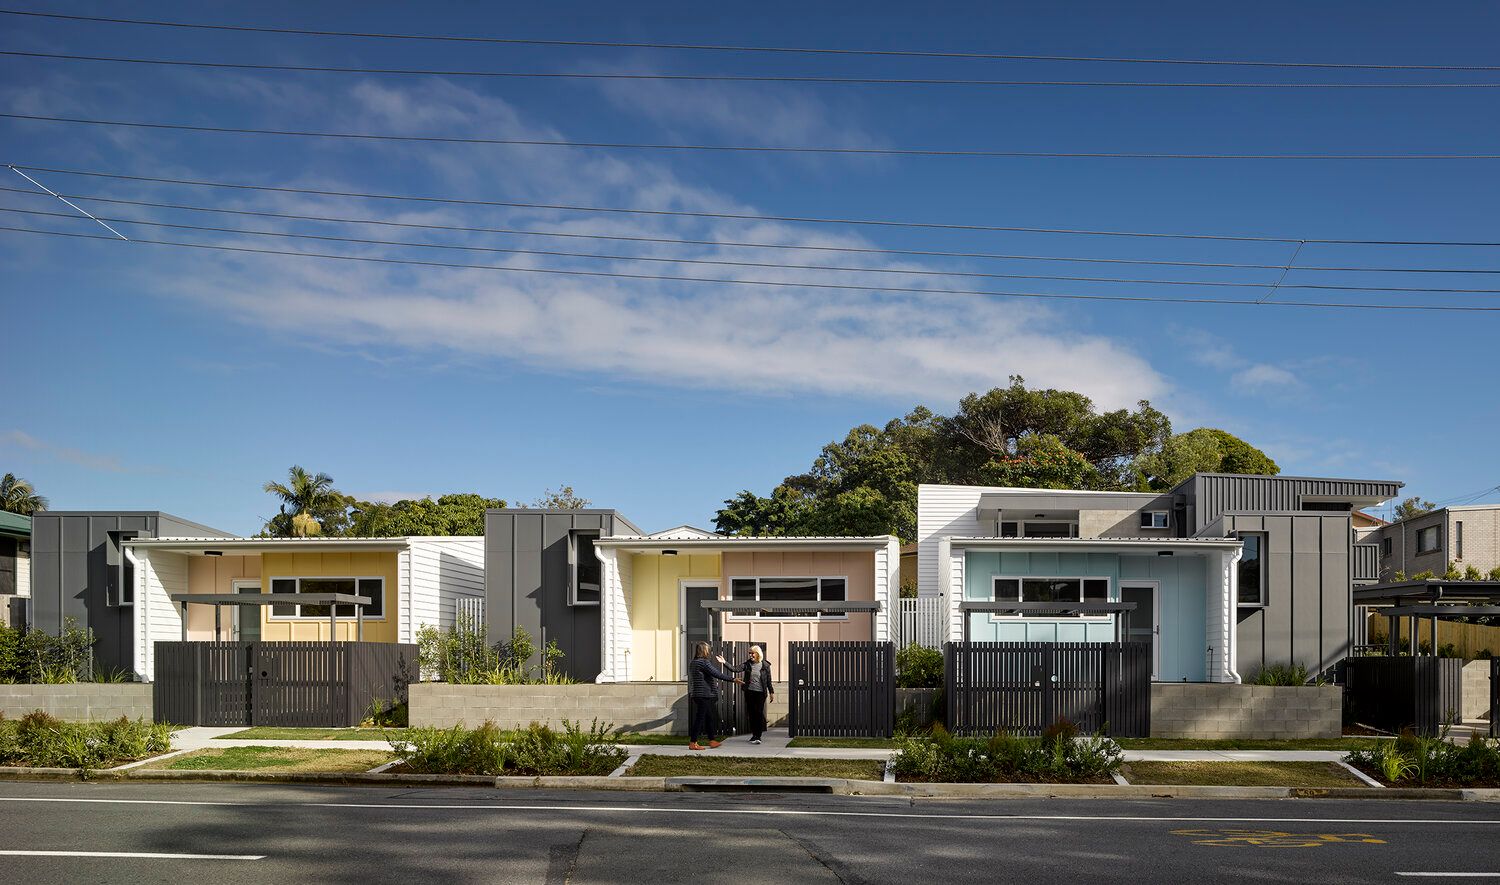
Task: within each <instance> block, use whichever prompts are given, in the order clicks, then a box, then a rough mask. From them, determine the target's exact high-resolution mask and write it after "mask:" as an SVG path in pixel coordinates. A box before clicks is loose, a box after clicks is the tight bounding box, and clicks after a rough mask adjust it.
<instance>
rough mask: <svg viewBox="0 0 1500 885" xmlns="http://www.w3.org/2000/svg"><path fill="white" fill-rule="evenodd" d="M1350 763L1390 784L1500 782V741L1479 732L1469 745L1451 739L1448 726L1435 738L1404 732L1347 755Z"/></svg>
mask: <svg viewBox="0 0 1500 885" xmlns="http://www.w3.org/2000/svg"><path fill="white" fill-rule="evenodd" d="M1344 758H1345V761H1346V762H1348V763H1349V764H1350V765H1353V766H1355V767H1357V768H1360V769H1363V770H1364V771H1367V772H1369V773H1371V774H1376V775H1379V776H1380V777H1381V778H1382V779H1384V780H1385V781H1386V782H1387V783H1392V784H1399V783H1401V782H1403V781H1415V782H1416V783H1417V784H1419V785H1421V786H1457V787H1465V786H1494V785H1500V744H1497V743H1496V742H1495V741H1494V740H1491V739H1489V738H1486V737H1484V736H1482V735H1480V734H1474V735H1471V736H1470V737H1469V742H1468V743H1467V744H1463V745H1459V744H1454V743H1450V742H1449V741H1448V729H1447V728H1444V729H1443V730H1442V733H1441V734H1439V735H1437V736H1435V737H1419V736H1417V735H1414V734H1412V733H1411V732H1410V731H1407V732H1403V733H1402V734H1401V736H1400V737H1398V738H1396V739H1395V740H1393V741H1383V742H1381V744H1380V745H1379V746H1377V747H1375V748H1374V749H1371V750H1356V751H1354V752H1352V753H1350V754H1349V755H1348V756H1346V757H1344Z"/></svg>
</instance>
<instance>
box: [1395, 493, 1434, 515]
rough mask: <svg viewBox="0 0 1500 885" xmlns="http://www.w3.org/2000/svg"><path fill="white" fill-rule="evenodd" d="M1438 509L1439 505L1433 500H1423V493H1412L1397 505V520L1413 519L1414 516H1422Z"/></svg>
mask: <svg viewBox="0 0 1500 885" xmlns="http://www.w3.org/2000/svg"><path fill="white" fill-rule="evenodd" d="M1435 509H1437V505H1436V504H1434V503H1432V502H1431V501H1423V500H1422V496H1421V495H1412V496H1411V497H1410V498H1407V499H1405V500H1403V501H1402V502H1401V503H1400V504H1397V505H1396V521H1397V522H1400V521H1401V520H1403V519H1411V518H1412V517H1413V516H1422V515H1423V514H1427V513H1431V512H1432V511H1433V510H1435Z"/></svg>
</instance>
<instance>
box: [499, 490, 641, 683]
mask: <svg viewBox="0 0 1500 885" xmlns="http://www.w3.org/2000/svg"><path fill="white" fill-rule="evenodd" d="M577 529H585V530H596V531H599V532H600V533H601V534H604V535H610V534H618V533H620V532H621V531H628V532H639V531H640V530H639V529H637V528H636V527H635V526H634V525H633V524H631V523H629V522H627V521H626V520H624V519H623V518H622V517H620V515H619V514H618V513H616V512H615V511H613V510H602V509H586V510H532V509H522V508H507V509H503V510H488V511H486V512H485V515H484V595H485V620H486V627H487V630H488V634H489V640H490V642H492V643H494V642H504V641H506V640H508V639H510V637H511V635H512V633H513V631H514V630H515V628H517V627H521V628H523V629H525V630H526V632H527V633H529V634H530V635H531V637H532V639H533V640H534V641H535V642H536V643H537V645H538V647H541V646H543V645H545V644H546V643H547V642H548V641H556V643H557V647H558V648H559V649H561V650H562V652H563V659H562V669H563V671H564V672H566V673H567V674H568V675H569V676H572V677H573V678H575V679H580V680H589V679H593V678H594V677H595V676H598V675H599V667H600V640H601V635H600V614H599V606H597V605H593V606H587V605H579V606H572V605H568V583H569V580H570V578H571V570H570V568H569V565H568V537H569V535H570V533H572V532H573V531H574V530H577ZM533 663H535V659H533Z"/></svg>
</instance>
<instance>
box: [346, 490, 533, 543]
mask: <svg viewBox="0 0 1500 885" xmlns="http://www.w3.org/2000/svg"><path fill="white" fill-rule="evenodd" d="M504 506H506V505H505V500H504V499H502V498H486V497H484V496H482V495H475V494H455V495H443V496H441V497H439V498H438V499H437V500H433V499H432V498H430V497H428V498H417V499H402V500H400V501H395V502H392V503H389V504H387V503H382V502H370V501H359V502H356V503H355V504H354V507H353V511H352V513H351V520H352V521H351V524H350V526H349V534H350V535H353V536H355V537H361V538H400V537H407V536H412V535H482V534H484V511H486V510H490V509H498V508H501V507H504Z"/></svg>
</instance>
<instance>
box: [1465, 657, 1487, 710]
mask: <svg viewBox="0 0 1500 885" xmlns="http://www.w3.org/2000/svg"><path fill="white" fill-rule="evenodd" d="M1459 697H1460V698H1461V700H1460V701H1459V705H1460V706H1461V707H1462V708H1463V712H1462V713H1461V715H1462V716H1463V717H1464V718H1465V719H1486V718H1489V716H1490V662H1489V661H1470V662H1468V663H1467V664H1464V675H1463V682H1462V683H1461V685H1460V688H1459Z"/></svg>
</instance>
